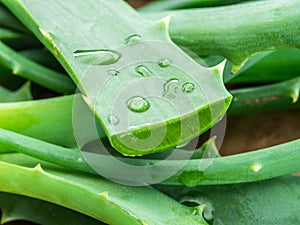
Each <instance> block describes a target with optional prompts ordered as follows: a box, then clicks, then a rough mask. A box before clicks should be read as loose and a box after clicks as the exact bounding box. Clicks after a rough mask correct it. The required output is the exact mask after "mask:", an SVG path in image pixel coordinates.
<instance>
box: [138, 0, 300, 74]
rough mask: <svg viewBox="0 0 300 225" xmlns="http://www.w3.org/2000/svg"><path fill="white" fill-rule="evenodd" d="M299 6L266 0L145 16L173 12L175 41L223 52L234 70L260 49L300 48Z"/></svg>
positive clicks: (283, 0)
mask: <svg viewBox="0 0 300 225" xmlns="http://www.w3.org/2000/svg"><path fill="white" fill-rule="evenodd" d="M299 8H300V2H299V1H298V0H277V1H272V0H264V1H253V2H247V3H244V4H238V5H231V6H221V7H215V8H204V9H189V10H178V11H170V12H161V13H157V14H156V13H155V14H154V13H151V14H150V13H148V14H146V13H145V14H143V15H145V16H146V18H149V19H155V18H161V17H163V16H166V15H171V23H170V28H169V33H170V36H171V38H172V40H173V41H174V42H175V43H177V44H178V45H180V46H183V47H186V48H188V49H190V50H192V51H193V52H195V53H196V54H198V55H201V56H206V55H222V56H224V57H225V58H227V59H228V60H229V61H230V62H231V63H232V66H233V68H232V72H234V73H235V72H237V71H238V70H239V69H240V68H241V67H242V66H243V64H244V62H245V61H246V60H247V59H248V58H249V57H251V56H252V55H254V54H256V53H258V52H261V51H265V50H273V49H278V48H283V47H296V48H299V47H300V31H299V29H298V27H299V23H300V19H299V18H300V16H299V14H300V10H299Z"/></svg>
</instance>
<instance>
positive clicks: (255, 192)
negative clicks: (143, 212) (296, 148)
mask: <svg viewBox="0 0 300 225" xmlns="http://www.w3.org/2000/svg"><path fill="white" fill-rule="evenodd" d="M299 185H300V178H299V177H296V176H285V177H280V178H276V179H271V180H267V181H260V182H253V183H246V184H233V185H218V186H203V187H197V188H185V187H180V186H178V187H174V186H169V187H168V186H157V187H156V188H157V189H158V190H160V191H162V192H164V193H166V194H167V195H169V196H171V197H173V198H175V199H177V200H178V201H180V202H182V203H186V204H189V205H195V204H204V205H206V207H205V209H204V218H206V219H207V220H208V219H209V220H210V222H211V223H212V224H215V225H219V224H233V223H234V224H287V225H293V224H299V222H300V216H299V213H298V209H299V207H300V201H299V199H300V191H299ZM225 206H226V207H225Z"/></svg>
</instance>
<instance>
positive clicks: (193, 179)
mask: <svg viewBox="0 0 300 225" xmlns="http://www.w3.org/2000/svg"><path fill="white" fill-rule="evenodd" d="M202 180H204V174H203V172H202V171H195V172H183V173H182V174H181V175H180V182H181V183H182V184H184V185H185V186H187V187H195V186H197V185H198V184H199V183H200V182H201V181H202Z"/></svg>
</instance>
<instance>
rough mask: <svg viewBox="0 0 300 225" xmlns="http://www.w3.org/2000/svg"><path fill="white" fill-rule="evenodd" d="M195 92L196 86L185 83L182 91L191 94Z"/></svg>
mask: <svg viewBox="0 0 300 225" xmlns="http://www.w3.org/2000/svg"><path fill="white" fill-rule="evenodd" d="M194 90H195V85H194V84H192V83H185V84H184V85H183V86H182V91H183V92H184V93H191V92H193V91H194Z"/></svg>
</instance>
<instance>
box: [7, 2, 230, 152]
mask: <svg viewBox="0 0 300 225" xmlns="http://www.w3.org/2000/svg"><path fill="white" fill-rule="evenodd" d="M2 2H3V3H4V4H5V5H6V6H7V7H8V8H9V9H10V10H11V11H12V12H13V13H14V14H15V15H16V16H17V17H18V18H19V19H20V20H21V21H22V22H23V23H24V24H25V25H26V26H27V27H28V28H29V29H30V30H32V31H33V33H34V34H35V35H36V36H37V37H38V39H40V40H41V41H42V42H43V43H44V44H45V45H46V46H47V48H48V49H50V50H51V51H52V53H53V54H54V55H55V56H56V57H57V59H58V60H59V61H60V63H61V64H62V65H63V66H64V68H65V69H66V70H67V72H68V73H69V74H70V76H71V77H72V78H73V80H74V81H75V83H76V84H78V85H79V87H80V89H81V91H82V92H83V93H84V94H85V95H86V96H87V97H86V98H85V100H86V102H87V103H88V105H89V106H90V108H91V109H92V110H93V111H94V112H95V114H96V116H97V118H98V119H99V120H100V122H101V124H102V126H103V128H104V130H105V132H106V134H107V136H108V138H109V139H110V141H111V143H112V145H113V146H114V147H115V148H116V150H118V151H120V152H121V153H122V154H124V155H130V156H136V155H145V154H149V153H153V152H157V151H162V150H165V149H168V148H170V147H173V146H176V145H177V144H179V143H183V142H185V141H187V140H190V139H192V138H193V137H196V136H197V135H199V134H200V133H202V132H204V131H205V130H207V129H209V128H210V127H211V126H212V125H213V124H215V123H216V122H217V121H218V120H219V119H220V118H221V117H222V116H223V115H224V113H225V112H226V110H227V108H228V105H229V103H230V100H231V96H230V95H229V93H228V92H227V91H225V89H224V87H223V83H222V81H221V79H220V77H219V76H216V75H213V74H212V73H211V71H210V70H209V69H207V68H204V67H201V66H200V65H198V64H197V63H196V62H194V61H193V60H192V59H191V58H190V57H188V56H187V55H186V54H185V53H183V51H181V50H180V49H179V48H178V47H176V45H174V44H173V43H172V42H171V41H170V39H169V36H168V32H167V28H168V20H167V19H165V20H162V21H158V22H147V21H146V20H144V19H142V18H141V17H140V16H139V15H138V14H137V13H136V12H135V11H134V10H133V9H131V8H130V7H128V6H127V5H126V4H125V3H124V2H122V1H108V0H88V1H85V2H82V1H79V0H76V1H74V0H73V1H71V0H68V1H63V2H62V1H58V0H56V1H52V2H51V5H49V4H48V2H47V1H39V4H36V1H34V0H13V1H11V0H9V1H6V0H2ZM70 5H71V6H72V7H71V8H70ZM45 8H47V10H44V9H45ZM54 13H55V15H58V16H56V17H55V20H54V18H53V17H52V15H53V14H54ZM49 18H53V19H51V20H49ZM99 21H101V22H99ZM111 34H115V35H111ZM120 46H121V47H120ZM212 90H214V92H212ZM108 99H109V101H108ZM189 102H190V104H189V106H188V105H187V104H188V103H189ZM112 118H113V119H112ZM128 118H129V119H128ZM112 121H113V122H112ZM115 121H118V122H115ZM151 134H153V135H151ZM154 134H156V135H154ZM137 135H138V136H139V137H142V138H137V137H136V136H137ZM149 135H150V137H149ZM145 139H146V140H145Z"/></svg>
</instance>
